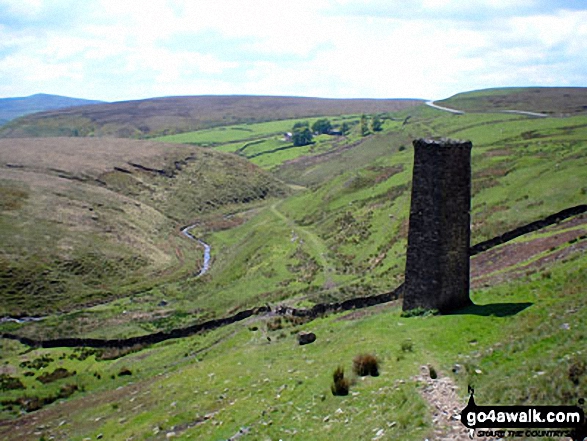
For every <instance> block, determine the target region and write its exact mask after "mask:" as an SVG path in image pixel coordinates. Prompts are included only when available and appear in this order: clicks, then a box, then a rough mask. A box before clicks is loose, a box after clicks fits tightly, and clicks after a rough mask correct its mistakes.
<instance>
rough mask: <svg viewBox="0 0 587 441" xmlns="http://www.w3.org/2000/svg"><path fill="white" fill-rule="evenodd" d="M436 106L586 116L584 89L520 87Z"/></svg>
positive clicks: (462, 96)
mask: <svg viewBox="0 0 587 441" xmlns="http://www.w3.org/2000/svg"><path fill="white" fill-rule="evenodd" d="M436 104H438V105H440V106H445V107H449V108H452V109H458V110H463V111H465V112H494V111H503V110H524V111H528V112H537V113H545V114H548V115H552V116H572V115H578V114H585V113H586V112H587V88H585V87H522V88H504V89H485V90H480V91H475V92H465V93H459V94H457V95H455V96H453V97H450V98H448V99H445V100H442V101H436Z"/></svg>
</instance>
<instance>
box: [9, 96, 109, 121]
mask: <svg viewBox="0 0 587 441" xmlns="http://www.w3.org/2000/svg"><path fill="white" fill-rule="evenodd" d="M102 102H103V101H96V100H85V99H81V98H70V97H66V96H59V95H48V94H45V93H38V94H35V95H31V96H26V97H18V98H0V125H2V124H6V123H7V122H9V121H11V120H13V119H16V118H18V117H20V116H23V115H28V114H31V113H36V112H42V111H45V110H54V109H63V108H65V107H75V106H86V105H88V104H98V103H102Z"/></svg>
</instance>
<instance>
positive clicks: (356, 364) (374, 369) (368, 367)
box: [353, 354, 379, 377]
mask: <svg viewBox="0 0 587 441" xmlns="http://www.w3.org/2000/svg"><path fill="white" fill-rule="evenodd" d="M353 372H354V373H355V374H357V375H359V376H360V377H366V376H367V375H371V376H372V377H378V376H379V360H378V359H377V357H376V356H375V355H373V354H360V355H357V356H356V357H355V358H354V360H353Z"/></svg>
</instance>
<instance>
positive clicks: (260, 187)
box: [0, 138, 285, 315]
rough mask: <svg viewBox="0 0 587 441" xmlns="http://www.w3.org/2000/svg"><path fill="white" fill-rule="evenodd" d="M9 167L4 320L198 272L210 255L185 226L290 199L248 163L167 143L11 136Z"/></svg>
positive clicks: (4, 177)
mask: <svg viewBox="0 0 587 441" xmlns="http://www.w3.org/2000/svg"><path fill="white" fill-rule="evenodd" d="M0 163H1V164H2V167H1V168H0V185H1V186H2V193H1V194H2V199H1V205H0V207H1V209H2V211H1V216H0V223H1V225H2V228H1V229H0V231H1V232H2V257H1V259H2V265H1V267H2V281H3V283H2V292H1V295H2V299H3V302H2V312H1V313H0V314H2V315H4V314H17V315H18V314H34V313H40V312H46V311H50V310H60V309H71V308H73V307H77V306H78V303H80V302H81V303H82V304H83V303H86V304H87V303H93V302H96V301H103V300H104V299H107V298H111V297H119V296H121V295H122V293H124V292H134V291H137V290H141V289H145V287H148V286H152V284H153V283H155V281H156V280H158V279H159V278H162V277H163V278H164V276H165V275H168V276H169V275H170V274H174V273H177V272H178V271H179V272H180V273H183V274H190V273H191V272H193V271H194V270H195V269H196V268H198V262H200V261H201V258H202V257H201V249H200V248H199V247H198V246H197V245H196V244H195V243H190V242H189V241H188V240H186V239H185V238H182V237H181V235H179V234H178V228H179V226H181V225H187V224H189V223H190V222H195V221H196V220H197V219H198V218H200V217H202V216H205V215H206V214H207V213H210V212H217V211H218V210H219V209H225V210H240V209H242V207H246V206H248V205H251V204H254V203H255V201H259V200H264V199H266V198H271V197H274V196H279V195H283V194H285V190H284V187H283V185H282V184H280V183H279V182H277V181H276V180H274V179H273V178H272V177H271V176H269V175H267V174H266V173H264V172H262V171H261V170H259V169H257V168H256V167H255V166H253V165H252V164H249V163H247V162H246V161H244V160H242V159H239V158H237V157H234V156H232V155H227V154H223V153H220V152H213V151H210V150H202V149H200V148H197V147H188V146H174V145H166V144H161V143H149V142H141V141H131V140H97V139H85V140H83V139H72V138H52V139H18V140H3V141H1V142H0ZM186 260H187V261H186ZM176 275H177V274H176Z"/></svg>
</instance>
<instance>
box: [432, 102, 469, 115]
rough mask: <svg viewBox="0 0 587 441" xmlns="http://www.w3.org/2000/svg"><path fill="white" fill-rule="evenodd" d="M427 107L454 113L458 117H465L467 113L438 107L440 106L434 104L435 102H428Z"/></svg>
mask: <svg viewBox="0 0 587 441" xmlns="http://www.w3.org/2000/svg"><path fill="white" fill-rule="evenodd" d="M426 105H427V106H430V107H432V108H434V109H437V110H444V111H445V112H450V113H454V114H456V115H464V113H465V112H463V111H462V110H456V109H449V108H448V107H442V106H438V105H436V104H434V101H426Z"/></svg>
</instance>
